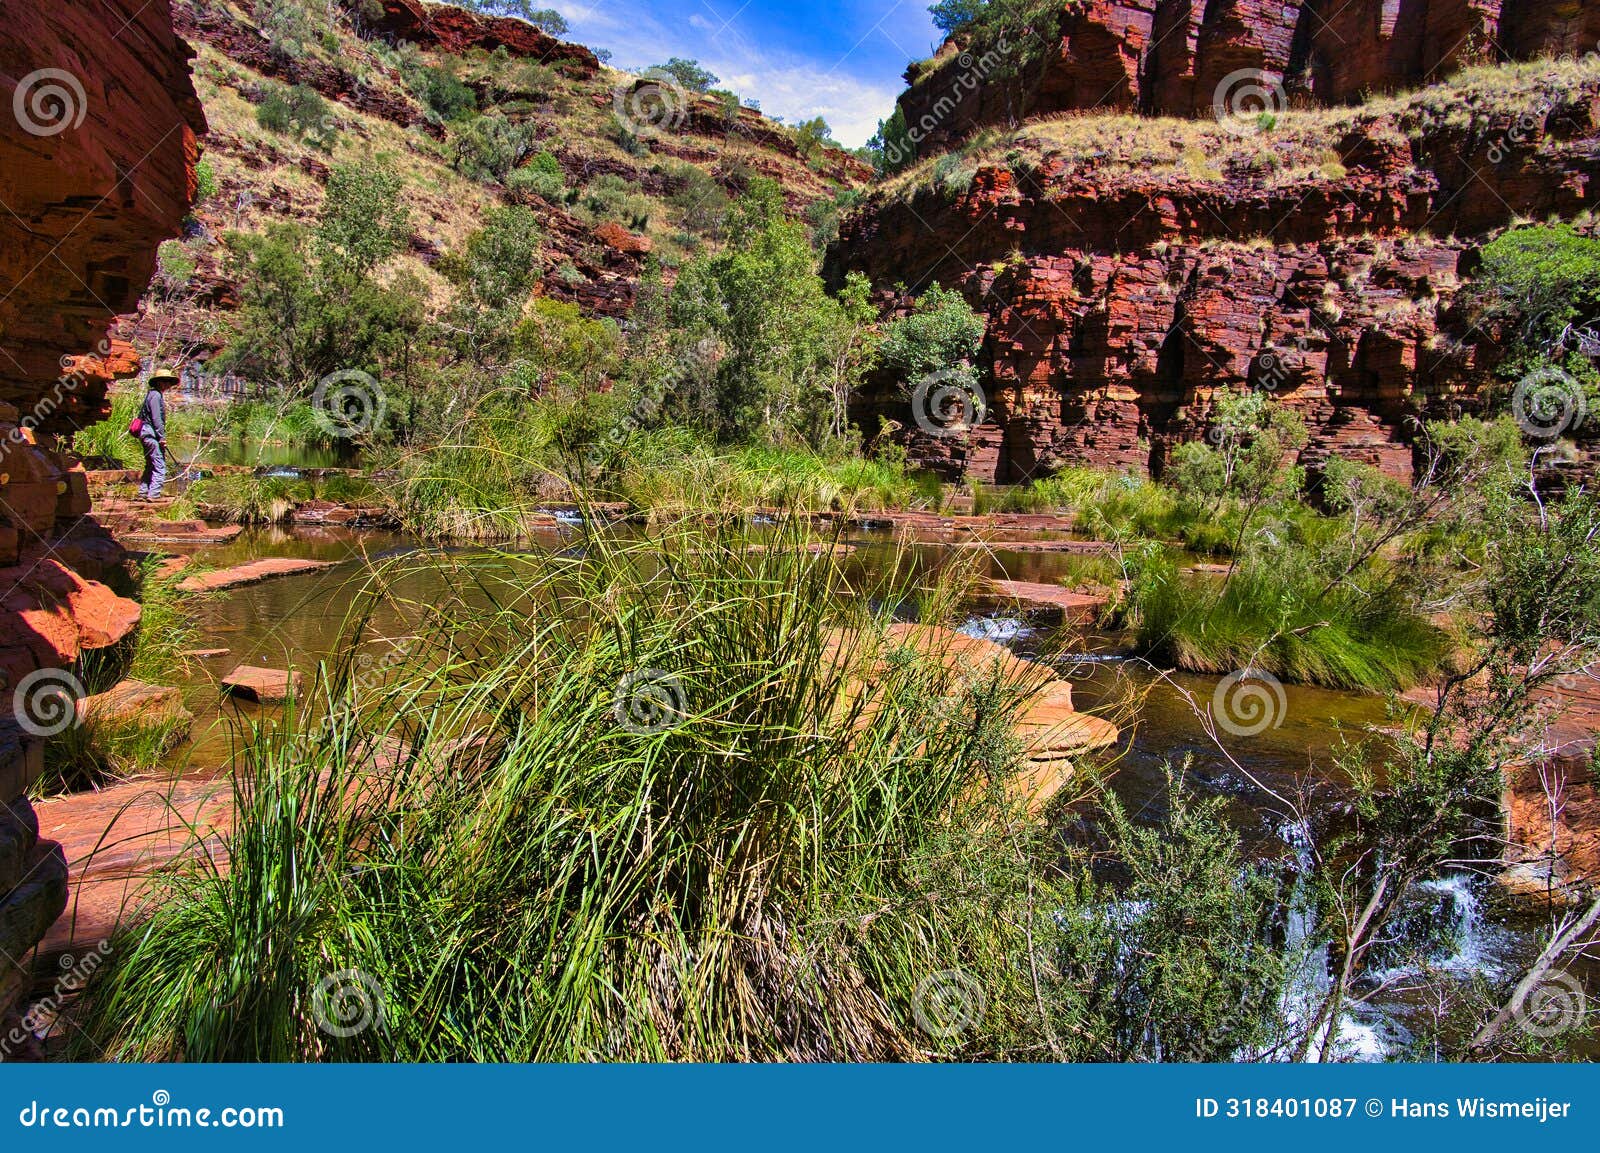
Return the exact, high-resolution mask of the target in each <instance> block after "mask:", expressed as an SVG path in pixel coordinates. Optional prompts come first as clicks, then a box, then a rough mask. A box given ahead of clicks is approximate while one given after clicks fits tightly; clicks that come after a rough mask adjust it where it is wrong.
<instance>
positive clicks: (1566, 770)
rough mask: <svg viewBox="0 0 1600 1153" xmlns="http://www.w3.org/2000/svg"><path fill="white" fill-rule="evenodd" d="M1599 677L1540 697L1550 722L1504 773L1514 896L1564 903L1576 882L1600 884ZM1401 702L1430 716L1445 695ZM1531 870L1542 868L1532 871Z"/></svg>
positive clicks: (1417, 692) (1424, 694) (1508, 877)
mask: <svg viewBox="0 0 1600 1153" xmlns="http://www.w3.org/2000/svg"><path fill="white" fill-rule="evenodd" d="M1594 672H1600V670H1593V671H1592V672H1591V675H1589V676H1582V675H1580V676H1577V677H1575V678H1573V679H1572V681H1571V683H1569V684H1565V685H1556V686H1552V687H1547V688H1545V689H1542V690H1540V692H1539V693H1538V694H1536V696H1535V702H1536V704H1537V705H1538V706H1539V707H1541V708H1543V709H1546V710H1549V712H1550V720H1549V722H1548V724H1547V725H1546V727H1545V729H1544V732H1543V733H1542V734H1541V739H1539V740H1538V741H1537V742H1536V743H1535V744H1534V747H1532V748H1529V749H1527V750H1526V751H1525V755H1523V756H1522V757H1520V758H1519V759H1518V760H1517V761H1515V762H1513V763H1510V764H1507V765H1506V766H1505V769H1504V771H1503V774H1502V776H1503V783H1504V788H1503V790H1502V793H1501V806H1502V808H1503V809H1504V811H1505V814H1506V834H1507V839H1508V840H1509V841H1510V846H1509V856H1510V857H1511V858H1512V859H1513V860H1517V861H1519V862H1520V864H1519V866H1517V867H1513V868H1512V869H1511V870H1510V871H1509V872H1508V873H1507V874H1505V875H1504V876H1503V877H1502V881H1503V882H1505V883H1506V886H1507V888H1508V889H1510V890H1511V891H1512V892H1513V894H1514V895H1521V896H1524V897H1539V896H1553V897H1557V898H1560V897H1562V896H1563V895H1570V894H1564V892H1563V889H1564V887H1565V886H1567V885H1569V884H1570V883H1572V882H1580V883H1589V884H1594V883H1600V780H1597V779H1596V776H1595V770H1594V749H1595V742H1596V740H1597V739H1600V681H1597V680H1595V679H1594V675H1593V673H1594ZM1401 699H1402V700H1404V701H1407V702H1409V703H1411V704H1414V705H1417V706H1419V707H1421V708H1423V709H1427V710H1430V711H1432V710H1436V709H1437V708H1438V707H1439V690H1438V689H1437V688H1434V687H1431V686H1422V687H1419V688H1415V689H1412V690H1410V691H1409V692H1405V693H1402V694H1401ZM1552 797H1553V798H1554V805H1553V806H1552ZM1530 865H1534V866H1538V868H1536V869H1532V870H1531V871H1530V870H1529V869H1528V867H1527V866H1530ZM1530 876H1531V877H1533V878H1535V879H1534V880H1533V881H1531V882H1530V881H1529V880H1528V878H1529V877H1530ZM1538 878H1544V879H1546V880H1547V881H1548V886H1547V887H1545V886H1544V883H1543V882H1542V881H1539V880H1538Z"/></svg>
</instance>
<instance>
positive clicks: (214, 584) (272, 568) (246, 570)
mask: <svg viewBox="0 0 1600 1153" xmlns="http://www.w3.org/2000/svg"><path fill="white" fill-rule="evenodd" d="M333 566H334V562H333V561H328V560H305V559H301V558H298V557H268V558H267V559H266V560H255V561H250V562H249V563H248V564H242V565H237V566H235V567H233V568H226V569H217V570H216V571H215V572H202V573H195V574H194V575H193V576H188V577H185V578H184V579H183V580H181V581H179V582H178V589H179V591H181V592H186V593H212V592H218V591H220V590H222V589H231V588H238V587H239V586H240V585H252V584H257V583H259V582H260V581H264V580H271V579H272V578H273V577H280V576H290V575H292V574H294V573H303V572H317V571H318V570H320V569H325V568H332V567H333Z"/></svg>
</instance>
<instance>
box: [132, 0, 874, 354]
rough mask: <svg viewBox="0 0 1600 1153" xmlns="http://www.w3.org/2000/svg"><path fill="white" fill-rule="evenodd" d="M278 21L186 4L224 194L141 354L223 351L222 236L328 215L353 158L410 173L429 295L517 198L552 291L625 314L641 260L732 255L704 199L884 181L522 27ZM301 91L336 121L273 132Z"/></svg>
mask: <svg viewBox="0 0 1600 1153" xmlns="http://www.w3.org/2000/svg"><path fill="white" fill-rule="evenodd" d="M267 7H270V6H264V5H252V4H249V3H229V2H227V0H176V4H175V8H176V19H177V25H178V28H179V30H180V32H181V33H182V34H184V35H185V36H186V37H188V38H189V39H190V40H191V41H192V42H193V43H194V44H195V46H196V49H197V57H196V60H195V66H194V71H195V84H196V88H197V89H198V91H199V94H200V99H201V103H202V104H203V105H204V107H205V110H206V113H207V116H208V117H209V119H210V121H211V125H212V131H211V135H210V136H209V138H208V140H207V145H206V157H205V161H206V164H207V166H208V168H209V169H210V171H211V173H212V174H213V175H214V180H215V191H214V192H213V193H212V194H211V195H209V196H208V197H207V198H206V199H205V200H204V201H203V203H201V204H200V205H199V206H197V209H196V211H195V219H194V223H193V225H192V227H191V228H190V230H189V233H188V235H187V237H186V238H185V241H184V247H185V252H184V253H182V254H176V253H175V254H174V255H175V256H176V257H177V259H176V261H175V263H177V264H178V265H180V266H181V267H183V269H184V271H185V275H183V276H181V277H179V278H176V279H175V280H173V281H170V282H169V281H168V280H167V279H166V278H163V279H162V280H161V281H159V282H158V287H157V290H156V291H155V292H153V293H152V295H151V297H150V298H149V299H148V300H147V301H146V307H145V309H144V311H143V314H142V315H141V316H140V317H138V318H137V319H130V320H129V321H128V322H126V323H124V325H122V326H121V328H120V329H119V334H120V335H122V336H124V337H127V338H130V339H133V340H134V341H135V343H137V344H138V345H139V346H140V347H141V348H142V349H146V350H148V349H149V348H150V347H152V346H155V345H161V346H163V348H164V349H165V352H164V355H178V356H184V357H187V356H193V355H200V356H203V355H205V354H206V353H207V352H208V351H210V350H212V349H214V348H215V347H217V345H218V343H219V342H220V341H221V340H223V339H224V338H225V333H226V325H227V312H228V310H229V308H230V307H231V305H232V303H233V300H232V287H233V286H231V285H230V284H229V283H228V281H227V276H226V273H225V270H224V267H223V260H222V257H223V253H224V250H223V247H222V244H221V238H222V236H223V234H224V233H225V232H227V231H229V230H244V231H254V230H259V229H261V228H264V227H265V226H266V225H267V224H268V223H270V222H272V221H274V220H299V221H308V220H310V219H312V218H314V217H315V215H316V213H317V211H318V209H319V206H320V204H321V200H322V189H323V185H324V183H325V182H326V179H327V176H328V173H329V172H330V170H331V169H332V167H334V166H335V165H339V164H345V163H352V162H354V163H364V162H369V161H370V160H372V159H373V158H383V159H386V160H387V161H389V162H391V163H393V164H394V165H395V166H396V167H397V168H398V169H399V170H400V172H401V173H402V175H403V176H404V177H405V180H406V191H405V198H406V201H407V203H408V206H409V207H410V209H411V217H412V225H413V230H414V236H413V238H412V242H411V254H410V259H409V260H408V261H407V264H408V266H409V268H408V270H409V271H412V272H416V273H419V274H420V275H421V276H422V277H423V278H424V281H426V282H432V283H434V284H436V285H437V284H438V281H437V278H436V275H435V273H434V272H433V271H432V268H433V266H434V265H435V264H436V263H437V261H438V259H439V258H440V257H441V256H442V255H443V254H445V253H447V252H449V251H450V250H451V249H452V248H454V247H455V246H457V245H458V244H459V243H460V242H461V241H462V240H464V239H465V238H466V236H467V235H468V234H470V233H471V232H472V231H473V230H474V229H475V228H477V227H478V226H479V225H480V224H481V222H482V220H483V216H484V213H485V212H486V211H488V210H489V209H490V208H492V207H494V206H495V205H497V204H504V203H523V204H527V205H528V206H530V207H532V208H533V209H534V210H535V211H536V212H537V214H538V215H539V217H540V221H541V224H542V226H543V228H544V230H545V243H544V252H543V254H542V257H541V267H542V273H543V276H542V285H541V288H540V291H541V292H542V293H543V294H544V295H547V296H550V297H554V298H558V299H562V300H569V301H574V302H576V303H577V304H579V305H580V306H581V307H582V308H583V309H584V310H585V311H587V312H589V313H591V314H597V315H606V316H612V317H621V316H623V315H625V314H626V313H627V312H628V311H629V309H630V308H631V307H632V304H633V299H634V291H635V288H636V286H637V284H638V281H639V278H640V276H641V275H642V273H643V271H644V269H645V266H646V261H647V257H653V258H654V259H655V260H656V261H658V262H659V263H660V264H661V265H662V266H663V268H664V271H665V275H666V277H667V278H668V279H669V280H670V278H671V276H672V270H673V269H674V268H675V267H676V265H677V264H678V263H680V262H681V261H682V260H684V259H687V258H688V257H689V256H690V255H692V254H693V253H694V252H696V251H699V250H700V249H701V248H702V247H704V246H706V245H711V246H714V245H715V244H716V243H717V242H718V240H717V236H716V234H715V229H714V228H711V227H708V226H707V225H706V224H705V222H704V221H703V220H702V219H701V216H702V215H703V214H702V213H698V212H697V208H698V207H699V203H698V201H700V200H702V199H705V198H712V199H715V198H718V197H721V196H724V195H728V194H736V193H737V192H738V191H739V190H740V189H741V188H742V187H743V186H744V184H745V182H746V181H748V179H749V178H750V177H751V176H752V175H762V176H768V177H771V178H773V179H776V180H778V181H779V182H780V183H781V184H782V185H783V187H784V189H785V192H786V194H787V197H788V199H789V203H790V206H791V208H792V209H793V210H794V211H795V212H796V213H797V214H799V213H804V212H806V211H807V209H808V208H811V207H812V206H814V205H815V206H819V207H826V206H828V205H830V204H831V203H832V202H833V201H834V198H835V196H836V195H837V194H838V193H839V192H840V191H841V190H845V189H851V188H855V187H859V186H861V185H862V184H864V183H865V182H866V181H867V180H868V179H869V178H870V175H871V171H870V169H869V168H867V167H866V166H865V165H864V164H862V163H861V162H860V161H859V160H857V159H856V158H855V157H853V156H851V155H850V154H848V153H845V152H842V151H840V150H838V149H836V148H826V147H817V148H815V149H813V150H812V151H811V152H810V153H809V154H808V155H802V151H801V143H800V142H799V141H798V140H797V138H796V134H795V132H794V131H793V130H791V129H788V128H785V127H783V126H781V125H778V124H776V123H774V122H773V121H771V120H769V119H767V118H765V117H763V116H762V115H761V114H760V113H759V112H758V111H755V110H753V109H751V108H745V107H741V106H740V105H739V104H738V102H737V101H736V100H734V101H731V102H730V101H729V100H727V99H726V98H723V97H719V96H718V95H716V94H714V93H712V94H703V93H697V92H692V91H686V90H684V89H682V88H681V87H675V86H673V85H671V84H670V83H665V82H663V83H660V84H659V85H658V86H657V87H655V88H652V87H651V86H650V85H649V84H648V83H647V84H645V85H641V84H640V82H639V79H638V78H636V77H633V76H630V75H628V74H625V73H621V72H617V71H614V70H612V69H608V68H605V67H603V66H602V65H601V64H600V63H599V61H598V60H597V59H596V57H595V56H594V54H593V53H592V52H590V51H589V50H588V49H587V48H584V47H582V46H581V45H577V44H570V43H566V42H563V41H560V40H557V39H555V38H553V37H551V36H548V35H546V34H545V33H543V32H541V31H540V30H538V29H536V28H534V27H533V26H531V25H529V24H527V23H525V22H524V21H521V20H515V19H510V18H490V17H483V16H479V15H476V14H474V13H470V12H466V11H463V10H461V9H458V8H453V7H449V6H447V5H435V4H428V3H423V2H422V0H381V3H378V4H369V5H361V4H348V5H329V6H327V7H326V10H325V9H324V6H323V5H320V4H318V5H288V7H293V8H294V10H295V11H296V12H297V13H298V14H299V16H300V17H301V18H303V23H301V24H299V25H296V26H294V27H292V28H291V29H290V30H289V31H287V32H286V31H284V29H283V28H282V27H280V26H278V25H275V24H270V23H262V22H259V21H258V19H257V16H258V14H260V13H261V12H262V11H264V10H265V9H266V8H267ZM279 7H284V5H279ZM330 14H331V15H330ZM293 86H300V87H302V88H303V89H309V90H311V91H312V92H314V93H316V94H317V95H318V96H319V97H320V98H321V100H322V101H324V102H325V108H324V110H323V112H322V114H321V115H320V116H319V117H318V118H317V120H316V122H314V123H303V122H301V121H298V120H297V121H296V122H295V123H294V124H293V125H292V127H291V128H290V129H288V130H283V131H275V130H272V129H270V128H267V127H263V125H262V123H261V122H260V113H261V109H262V106H263V104H264V103H266V102H267V101H269V100H275V99H282V98H284V97H285V95H286V94H287V95H290V96H292V95H293V93H292V92H291V91H290V90H291V88H292V87H293ZM641 88H643V89H644V91H643V92H642V93H641V92H640V91H639V90H640V89H641ZM462 101H465V102H466V103H465V106H464V107H463V106H462ZM441 109H442V111H441ZM483 125H488V126H489V127H492V128H493V129H495V130H496V131H497V132H500V133H502V134H503V135H504V136H506V137H508V138H514V140H515V144H514V146H513V147H514V154H513V155H514V159H513V162H512V164H511V167H510V168H509V170H508V171H505V172H492V173H491V172H485V171H483V170H482V169H481V168H475V166H474V163H473V162H472V161H473V158H472V156H471V155H466V159H465V160H464V154H467V153H469V150H470V148H471V144H472V141H471V140H470V139H469V138H470V137H471V135H472V133H473V132H474V131H475V130H477V129H478V128H479V127H480V126H483ZM541 153H543V154H546V155H547V156H548V157H551V158H553V160H554V161H555V163H556V164H557V165H559V179H558V180H556V181H555V182H554V185H551V184H549V183H545V184H538V185H535V184H531V183H524V182H522V181H521V178H520V177H517V178H516V179H513V177H516V173H517V171H518V170H519V169H521V168H525V167H526V166H527V165H528V164H529V163H530V162H532V161H534V160H535V159H536V158H538V157H539V155H540V154H541ZM191 266H192V268H193V271H192V272H190V271H189V268H190V267H191Z"/></svg>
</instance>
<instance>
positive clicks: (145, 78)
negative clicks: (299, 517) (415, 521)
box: [0, 0, 205, 1036]
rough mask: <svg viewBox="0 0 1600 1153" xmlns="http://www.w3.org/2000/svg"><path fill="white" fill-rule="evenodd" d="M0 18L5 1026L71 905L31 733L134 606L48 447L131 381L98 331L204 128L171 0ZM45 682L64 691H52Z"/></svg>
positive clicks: (181, 191)
mask: <svg viewBox="0 0 1600 1153" xmlns="http://www.w3.org/2000/svg"><path fill="white" fill-rule="evenodd" d="M0 18H3V19H4V20H5V28H6V31H5V35H4V36H0V202H3V203H4V204H5V205H6V207H7V209H8V211H7V212H6V213H4V214H0V286H3V293H0V701H3V702H4V706H3V711H4V713H5V714H6V716H7V719H6V720H5V721H4V723H3V724H0V1019H3V1018H5V1016H6V1014H7V1013H8V1012H9V1011H10V1008H11V1006H12V1004H13V1002H14V1000H15V999H16V998H17V997H18V996H20V995H21V994H22V993H23V992H24V991H25V990H26V986H27V984H28V975H27V973H26V972H25V971H24V970H23V969H22V968H21V967H20V965H19V964H18V961H19V960H20V959H21V958H25V957H26V956H27V955H28V954H29V952H30V951H31V950H32V948H33V947H34V945H35V943H36V942H38V941H39V939H40V938H41V937H42V936H43V934H44V932H45V930H46V929H48V928H49V926H50V925H51V923H52V922H53V921H54V920H55V919H56V917H57V916H59V915H60V913H61V910H62V908H63V906H64V905H65V902H66V869H65V863H64V861H63V859H62V855H61V850H60V848H59V846H57V845H56V844H55V843H54V842H52V841H50V840H48V839H45V838H42V837H41V836H40V835H39V827H38V823H37V821H36V820H35V819H34V816H33V811H32V809H31V808H30V807H29V805H28V803H27V801H26V800H25V799H24V798H25V796H26V792H27V789H28V786H29V785H30V784H31V782H32V781H33V780H34V779H35V778H36V777H37V776H38V774H39V772H40V771H41V770H42V768H43V757H42V748H41V746H40V743H39V737H40V736H41V735H42V734H44V733H46V732H48V731H52V729H53V726H54V725H55V724H56V723H57V722H58V721H61V720H62V719H63V717H61V716H56V715H54V711H53V710H55V709H58V708H60V707H62V706H63V705H65V707H66V709H67V712H66V713H65V715H64V719H65V721H66V723H71V719H72V716H73V715H74V714H73V702H72V699H71V698H72V695H73V694H72V691H71V689H70V687H66V686H71V685H72V683H73V682H72V680H71V679H70V675H69V674H65V673H62V674H56V673H52V672H51V670H58V669H65V668H67V667H69V666H71V665H73V664H74V662H76V661H77V660H78V658H79V657H80V655H81V654H82V653H83V652H84V651H85V650H91V649H106V648H110V647H113V646H116V645H120V644H121V643H122V642H123V641H124V640H125V639H126V638H127V637H128V636H129V635H130V634H132V632H133V631H134V629H135V628H136V627H137V626H138V623H139V606H138V605H137V604H135V603H133V602H132V601H130V600H127V599H125V598H123V597H121V596H118V595H117V594H116V593H114V592H113V591H112V590H111V589H110V588H108V587H107V586H106V585H105V584H104V583H102V580H104V579H114V578H115V576H116V575H117V571H118V570H119V568H120V566H121V562H122V556H123V554H122V552H121V550H120V548H119V547H118V546H117V545H116V543H115V542H114V541H112V540H110V538H109V537H108V536H107V535H106V534H105V533H104V532H103V531H102V530H101V529H100V528H99V526H98V525H96V524H95V523H94V522H93V520H92V519H90V518H89V517H88V514H89V511H90V509H89V488H88V477H87V475H86V473H85V472H84V469H83V466H82V465H81V464H79V463H78V462H76V461H75V460H73V459H72V458H71V457H70V456H68V455H66V454H64V453H62V452H60V451H58V450H57V449H56V448H55V447H54V446H53V442H54V436H53V434H55V433H61V432H67V431H70V430H71V429H73V428H75V427H78V426H80V425H81V424H83V423H85V422H87V421H92V420H94V419H97V418H98V417H99V416H100V415H101V414H102V413H103V411H104V397H105V387H106V385H107V383H109V382H110V381H111V380H113V379H115V378H117V377H120V376H127V375H131V374H132V373H134V372H136V371H137V367H138V363H137V358H136V357H134V356H133V355H132V350H131V349H129V348H127V347H126V346H123V345H120V344H118V343H116V342H112V341H108V340H106V333H107V329H108V327H109V326H110V324H111V323H112V320H113V317H114V316H115V315H116V314H117V313H119V312H125V311H128V310H130V309H131V308H133V307H134V305H135V304H137V302H138V299H139V296H140V294H141V293H142V292H143V291H144V289H145V286H146V284H147V283H148V281H149V279H150V275H151V272H152V271H153V269H154V267H155V259H156V248H157V246H158V245H159V244H160V242H161V241H162V240H165V239H167V238H168V237H171V236H174V235H176V234H177V233H178V231H179V229H180V227H181V225H182V221H183V219H184V216H185V214H186V213H187V211H188V206H189V204H190V201H191V199H192V198H193V194H194V191H195V174H194V165H195V161H196V159H197V156H198V144H197V134H198V133H200V132H202V131H204V127H205V124H204V120H203V118H202V116H201V113H200V107H199V104H198V102H197V100H196V99H195V94H194V90H193V88H192V87H191V86H190V82H189V73H188V61H189V57H190V52H189V50H188V47H187V46H186V45H185V44H184V43H183V42H182V41H181V40H179V39H177V37H176V36H175V35H174V32H173V28H172V16H171V10H170V8H169V6H168V0H149V2H148V3H146V2H144V0H102V2H98V3H95V4H48V5H47V4H24V3H20V2H16V0H0ZM41 672H44V673H49V675H50V677H51V678H53V681H51V683H53V684H55V685H56V686H58V687H57V688H55V689H53V690H50V689H48V688H44V689H42V690H41V686H45V685H46V679H45V678H42V677H40V676H37V675H35V674H40V673H41ZM40 691H42V692H44V693H46V694H49V693H53V694H54V695H53V696H40V695H39V693H40ZM35 705H37V706H38V707H39V708H40V709H41V710H44V711H45V712H46V713H47V714H49V715H45V716H38V715H34V714H33V713H31V712H30V709H31V708H32V707H34V706H35ZM15 709H20V710H21V713H22V715H21V716H20V717H15V718H12V717H11V716H10V714H11V713H12V712H13V710H15ZM48 832H49V830H48V828H46V830H45V833H46V835H48ZM4 1033H5V1035H6V1036H10V1033H11V1029H10V1026H9V1023H8V1024H7V1025H6V1027H5V1029H4Z"/></svg>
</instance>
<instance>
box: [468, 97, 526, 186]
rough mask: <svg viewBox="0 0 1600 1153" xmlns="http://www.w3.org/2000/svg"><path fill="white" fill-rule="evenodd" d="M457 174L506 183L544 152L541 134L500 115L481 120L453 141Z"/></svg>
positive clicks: (478, 118)
mask: <svg viewBox="0 0 1600 1153" xmlns="http://www.w3.org/2000/svg"><path fill="white" fill-rule="evenodd" d="M453 143H454V145H455V159H454V161H453V163H454V166H455V169H456V171H457V172H461V173H463V174H465V175H467V176H472V177H475V178H476V179H479V180H494V181H499V182H501V183H504V182H505V181H506V180H507V179H508V178H509V177H510V176H511V173H512V172H513V171H515V170H516V169H517V168H520V167H521V166H522V165H523V163H525V162H526V161H527V160H528V159H529V158H530V157H532V156H534V155H535V154H536V153H538V152H539V151H541V148H540V143H539V134H538V130H537V129H536V128H535V126H534V125H532V124H519V123H517V122H515V121H513V120H508V119H507V118H506V117H504V116H500V115H497V114H495V115H486V116H478V117H476V118H474V119H473V120H471V121H469V122H468V123H466V124H465V125H463V126H462V127H461V128H459V129H458V130H457V131H456V132H455V134H454V137H453Z"/></svg>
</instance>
